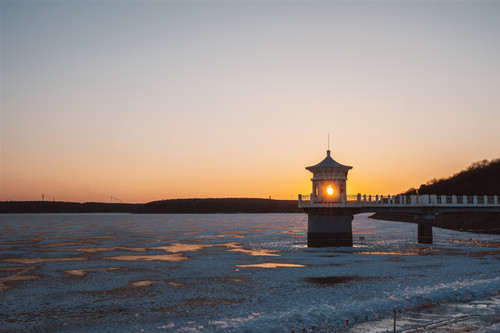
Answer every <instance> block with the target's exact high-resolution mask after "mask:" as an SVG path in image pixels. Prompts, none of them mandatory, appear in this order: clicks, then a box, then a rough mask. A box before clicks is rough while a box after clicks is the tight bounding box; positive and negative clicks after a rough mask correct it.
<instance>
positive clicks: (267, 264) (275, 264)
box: [236, 262, 307, 268]
mask: <svg viewBox="0 0 500 333" xmlns="http://www.w3.org/2000/svg"><path fill="white" fill-rule="evenodd" d="M236 267H242V268H254V267H256V268H281V267H307V266H306V265H299V264H289V263H279V262H263V263H260V264H248V265H236Z"/></svg>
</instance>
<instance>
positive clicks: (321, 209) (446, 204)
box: [298, 194, 500, 246]
mask: <svg viewBox="0 0 500 333" xmlns="http://www.w3.org/2000/svg"><path fill="white" fill-rule="evenodd" d="M298 204H299V207H300V208H303V209H304V211H305V212H306V213H308V214H309V213H311V214H321V215H325V216H328V215H337V216H345V215H351V216H352V215H356V214H360V213H404V214H411V215H414V217H415V218H416V220H417V221H418V242H419V243H422V244H432V242H433V237H432V222H433V221H434V219H435V217H436V215H438V214H443V213H457V212H494V213H500V197H499V196H497V195H494V196H488V195H428V194H426V195H408V196H407V195H393V196H391V195H387V196H383V195H361V194H358V195H356V196H348V200H346V201H344V202H340V203H328V202H327V203H325V202H322V201H320V202H314V197H311V195H301V194H299V202H298ZM323 236H328V235H323ZM339 236H340V237H341V239H338V238H339ZM344 236H347V237H343V238H344V240H343V241H342V236H341V235H336V236H333V237H332V235H329V236H328V237H319V238H320V239H321V240H320V241H319V242H318V239H317V240H316V242H313V243H314V244H316V246H320V245H319V244H324V243H326V244H327V246H328V244H330V245H331V243H333V244H334V245H332V246H335V244H339V245H340V246H342V245H344V244H346V242H347V245H348V246H349V245H352V232H351V235H344ZM332 238H333V242H332ZM349 239H351V241H349ZM325 241H326V242H325ZM309 246H314V245H312V244H310V245H309Z"/></svg>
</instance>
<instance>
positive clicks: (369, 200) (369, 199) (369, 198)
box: [368, 194, 372, 203]
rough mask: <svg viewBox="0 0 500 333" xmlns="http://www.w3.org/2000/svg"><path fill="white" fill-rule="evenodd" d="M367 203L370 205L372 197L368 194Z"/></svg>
mask: <svg viewBox="0 0 500 333" xmlns="http://www.w3.org/2000/svg"><path fill="white" fill-rule="evenodd" d="M368 202H369V203H372V195H371V194H370V195H368Z"/></svg>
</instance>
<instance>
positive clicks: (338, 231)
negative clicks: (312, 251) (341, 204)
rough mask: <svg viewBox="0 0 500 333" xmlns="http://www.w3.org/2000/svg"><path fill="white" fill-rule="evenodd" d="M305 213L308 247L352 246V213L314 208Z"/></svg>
mask: <svg viewBox="0 0 500 333" xmlns="http://www.w3.org/2000/svg"><path fill="white" fill-rule="evenodd" d="M307 213H308V218H307V246H308V247H339V246H351V247H352V219H353V215H352V214H335V213H333V212H330V213H328V212H321V211H314V210H310V211H309V212H307Z"/></svg>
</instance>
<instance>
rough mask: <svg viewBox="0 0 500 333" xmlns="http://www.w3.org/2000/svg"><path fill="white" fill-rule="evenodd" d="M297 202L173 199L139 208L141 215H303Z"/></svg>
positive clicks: (136, 211)
mask: <svg viewBox="0 0 500 333" xmlns="http://www.w3.org/2000/svg"><path fill="white" fill-rule="evenodd" d="M303 212H304V211H303V210H302V209H300V208H298V206H297V200H272V199H251V198H223V199H172V200H162V201H153V202H150V203H147V204H144V205H141V206H138V207H137V209H136V210H135V211H134V213H139V214H157V213H161V214H164V213H168V214H186V213H188V214H211V213H303Z"/></svg>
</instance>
